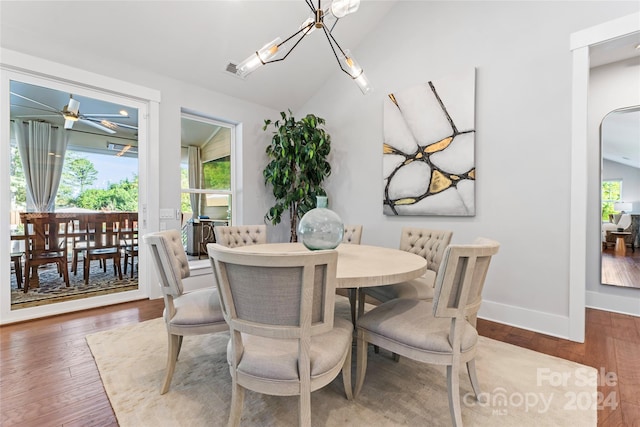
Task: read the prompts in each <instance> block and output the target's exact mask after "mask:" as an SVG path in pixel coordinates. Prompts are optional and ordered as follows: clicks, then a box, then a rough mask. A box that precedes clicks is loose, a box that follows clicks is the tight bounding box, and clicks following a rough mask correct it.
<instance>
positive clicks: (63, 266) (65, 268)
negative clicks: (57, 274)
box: [59, 260, 69, 288]
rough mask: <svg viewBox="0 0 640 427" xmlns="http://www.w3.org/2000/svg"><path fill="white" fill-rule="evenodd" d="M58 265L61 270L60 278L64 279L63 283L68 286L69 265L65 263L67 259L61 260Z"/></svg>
mask: <svg viewBox="0 0 640 427" xmlns="http://www.w3.org/2000/svg"><path fill="white" fill-rule="evenodd" d="M59 267H60V270H61V272H62V278H63V279H64V284H65V285H66V286H67V288H68V287H69V266H68V265H67V261H66V260H64V261H61V262H60V265H59Z"/></svg>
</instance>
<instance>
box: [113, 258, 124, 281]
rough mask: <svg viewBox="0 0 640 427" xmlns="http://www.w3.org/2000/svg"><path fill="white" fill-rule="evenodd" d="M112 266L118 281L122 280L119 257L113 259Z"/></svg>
mask: <svg viewBox="0 0 640 427" xmlns="http://www.w3.org/2000/svg"><path fill="white" fill-rule="evenodd" d="M113 264H114V266H115V268H116V270H117V274H118V279H120V280H122V266H121V265H120V257H117V258H114V259H113Z"/></svg>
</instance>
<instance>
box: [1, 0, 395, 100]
mask: <svg viewBox="0 0 640 427" xmlns="http://www.w3.org/2000/svg"><path fill="white" fill-rule="evenodd" d="M317 1H318V0H313V2H314V4H315V5H317ZM324 3H326V1H325V2H324ZM394 3H395V0H393V1H371V0H363V1H362V3H361V5H360V8H359V10H358V11H357V12H356V13H353V14H350V15H347V16H346V17H344V18H343V19H341V20H340V21H339V22H338V24H337V25H336V27H335V29H334V31H333V35H334V36H335V38H336V39H337V40H338V41H339V43H340V45H341V46H342V47H343V48H344V49H351V51H352V52H353V54H354V56H355V57H356V58H357V46H358V44H359V43H360V42H362V40H363V39H365V38H366V37H367V34H369V33H370V32H371V31H374V30H375V27H376V26H377V25H378V24H379V23H380V21H381V20H382V19H383V18H384V16H385V14H386V13H387V12H388V11H389V9H390V8H391V7H392V6H393V4H394ZM0 12H1V13H0V16H1V20H2V22H1V23H2V25H1V26H0V28H1V29H0V41H1V43H2V47H5V48H8V49H14V50H18V51H21V52H23V53H27V54H30V55H34V56H38V57H41V58H45V59H49V60H52V61H56V62H62V63H65V64H68V65H72V66H76V67H78V68H85V69H86V68H87V65H88V64H89V66H90V67H92V69H91V71H94V68H99V67H100V64H102V63H105V61H112V60H114V59H115V60H117V61H119V62H120V63H122V64H126V65H125V66H128V67H132V68H140V69H144V70H151V71H152V72H154V73H158V74H163V75H166V76H169V77H173V78H175V79H178V80H181V81H184V82H188V83H192V84H194V85H197V86H200V87H204V88H209V89H212V90H214V91H217V92H220V93H224V94H228V95H230V96H233V97H236V98H240V99H245V100H248V101H251V102H254V103H257V104H261V105H264V106H268V107H271V108H275V109H281V108H291V109H293V110H295V109H296V108H298V107H299V106H301V105H302V104H303V103H304V102H306V101H307V100H308V99H309V98H310V97H311V96H312V95H313V94H315V93H316V92H317V91H318V90H319V89H320V87H321V86H322V84H323V83H324V82H325V81H326V80H327V79H328V78H330V77H331V76H333V75H335V74H336V73H342V72H341V71H340V69H339V68H338V65H337V63H336V59H335V57H334V55H333V53H332V51H331V49H330V47H329V44H328V42H327V40H326V38H325V36H324V35H323V34H322V33H321V32H319V31H318V32H315V33H313V34H310V35H309V36H308V37H306V38H305V39H304V40H303V41H302V42H301V43H300V45H298V46H297V47H296V49H295V50H294V51H293V52H292V53H291V55H290V56H289V57H287V59H286V60H285V61H282V62H278V63H274V64H270V65H268V66H265V67H262V69H260V70H257V71H256V72H254V73H253V74H251V75H250V76H248V78H247V79H246V80H242V79H240V78H238V77H235V76H234V75H231V74H230V73H228V72H226V71H225V70H226V67H227V65H228V64H229V62H230V61H233V62H235V63H239V62H240V61H242V60H244V59H245V58H246V57H247V56H249V55H250V54H251V53H252V52H255V51H256V50H257V49H259V48H261V47H262V46H263V45H264V44H266V43H268V42H270V41H271V40H273V39H274V38H276V37H278V36H280V37H281V38H282V39H283V40H284V39H285V38H286V37H288V36H289V35H291V34H292V33H294V32H295V31H297V30H298V28H299V26H300V25H301V24H302V22H303V21H304V20H305V19H307V18H308V17H309V16H310V12H311V10H310V8H309V6H308V5H307V3H306V2H305V0H289V1H240V0H236V1H126V2H124V1H40V2H36V1H9V2H7V1H2V2H0ZM361 65H362V66H363V68H365V70H366V64H361ZM345 78H348V76H346V75H345ZM354 86H355V85H354ZM354 90H357V88H354Z"/></svg>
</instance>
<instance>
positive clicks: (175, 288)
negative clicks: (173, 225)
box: [144, 230, 190, 298]
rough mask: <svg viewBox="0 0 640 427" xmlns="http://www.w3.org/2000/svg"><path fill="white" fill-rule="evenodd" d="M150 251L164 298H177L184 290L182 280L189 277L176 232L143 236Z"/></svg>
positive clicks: (183, 253) (187, 263) (187, 266)
mask: <svg viewBox="0 0 640 427" xmlns="http://www.w3.org/2000/svg"><path fill="white" fill-rule="evenodd" d="M144 241H145V242H146V243H147V244H148V245H149V248H150V249H151V256H152V258H153V262H154V264H155V266H156V271H157V272H158V276H160V277H159V278H160V285H161V286H162V293H163V294H164V296H165V298H166V297H167V296H169V295H170V296H172V297H179V296H180V295H182V292H183V290H184V288H183V286H182V279H184V278H186V277H189V274H190V270H189V261H188V260H187V254H186V253H185V251H184V247H183V246H182V236H181V235H180V232H179V231H178V230H166V231H159V232H157V233H151V234H147V235H146V236H144Z"/></svg>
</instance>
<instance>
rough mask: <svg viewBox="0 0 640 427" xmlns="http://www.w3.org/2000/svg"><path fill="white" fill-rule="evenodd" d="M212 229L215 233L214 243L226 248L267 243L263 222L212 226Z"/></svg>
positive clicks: (265, 228)
mask: <svg viewBox="0 0 640 427" xmlns="http://www.w3.org/2000/svg"><path fill="white" fill-rule="evenodd" d="M213 231H214V233H215V235H216V243H218V244H220V245H222V246H226V247H228V248H235V247H236V246H247V245H259V244H262V243H267V226H266V225H264V224H260V225H237V226H233V225H227V226H220V227H214V228H213Z"/></svg>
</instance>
